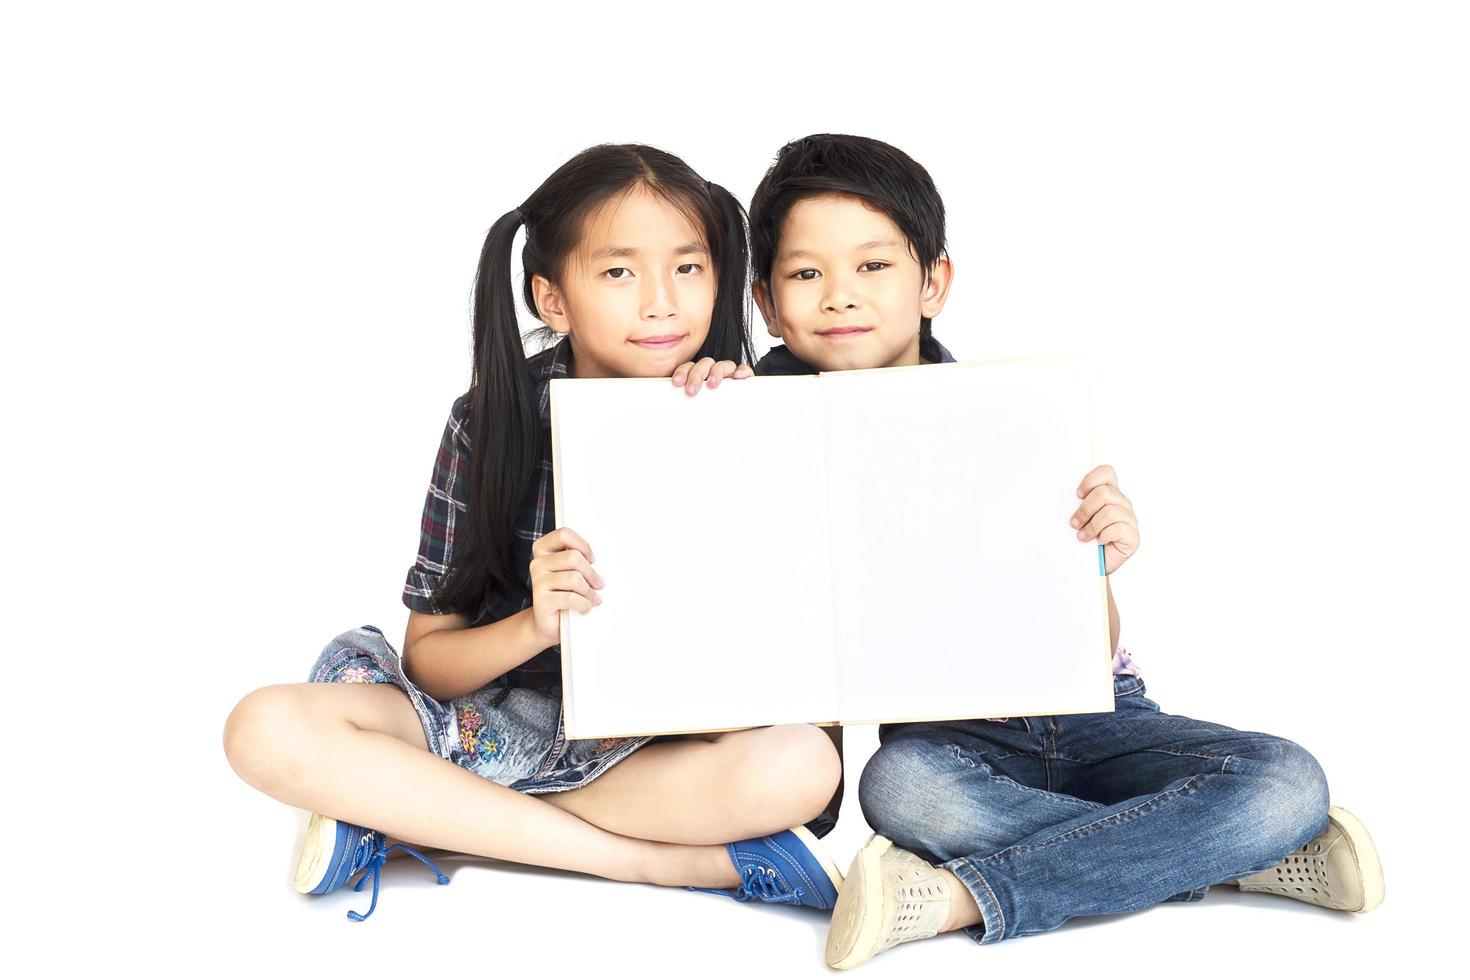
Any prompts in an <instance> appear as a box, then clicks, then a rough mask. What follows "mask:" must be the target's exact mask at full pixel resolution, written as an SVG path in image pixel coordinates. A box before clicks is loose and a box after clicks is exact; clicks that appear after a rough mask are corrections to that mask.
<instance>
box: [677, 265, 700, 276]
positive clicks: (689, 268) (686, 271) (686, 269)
mask: <svg viewBox="0 0 1470 980" xmlns="http://www.w3.org/2000/svg"><path fill="white" fill-rule="evenodd" d="M703 269H704V266H702V265H700V264H699V263H698V262H685V263H684V264H683V265H681V266H679V272H680V274H682V275H686V276H692V275H694V273H696V272H700V271H702V270H703Z"/></svg>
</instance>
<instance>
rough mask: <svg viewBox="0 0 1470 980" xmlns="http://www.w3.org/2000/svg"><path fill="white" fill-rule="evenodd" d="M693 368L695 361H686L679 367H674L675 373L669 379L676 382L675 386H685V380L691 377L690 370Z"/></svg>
mask: <svg viewBox="0 0 1470 980" xmlns="http://www.w3.org/2000/svg"><path fill="white" fill-rule="evenodd" d="M693 368H694V362H693V361H685V362H684V363H683V364H680V365H679V366H678V367H676V368H674V373H673V375H672V376H671V377H670V378H669V380H670V381H672V382H673V383H674V387H675V388H682V387H684V380H685V379H686V378H688V377H689V372H690V371H691V370H692V369H693Z"/></svg>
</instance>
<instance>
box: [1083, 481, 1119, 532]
mask: <svg viewBox="0 0 1470 980" xmlns="http://www.w3.org/2000/svg"><path fill="white" fill-rule="evenodd" d="M1107 504H1122V505H1123V506H1125V507H1127V508H1128V509H1129V510H1132V509H1133V504H1132V502H1131V501H1129V499H1128V498H1127V497H1125V496H1124V495H1123V491H1122V490H1119V489H1118V488H1117V487H1115V486H1113V485H1112V484H1111V483H1105V484H1103V485H1101V486H1098V487H1094V488H1093V490H1092V492H1091V493H1089V494H1088V495H1087V499H1086V500H1084V501H1082V504H1081V506H1079V507H1078V508H1077V509H1076V510H1074V511H1073V512H1072V526H1073V527H1081V526H1082V525H1083V524H1086V523H1087V522H1088V521H1090V520H1091V519H1092V516H1093V515H1094V514H1096V513H1097V512H1098V511H1099V510H1100V509H1102V508H1103V507H1104V506H1106V505H1107Z"/></svg>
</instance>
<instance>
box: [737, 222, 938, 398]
mask: <svg viewBox="0 0 1470 980" xmlns="http://www.w3.org/2000/svg"><path fill="white" fill-rule="evenodd" d="M949 281H950V265H949V260H948V259H947V258H941V259H940V260H939V261H938V262H937V263H936V264H935V268H934V269H932V270H930V274H929V276H927V277H926V276H925V275H924V273H923V270H922V269H920V268H919V262H918V259H916V258H915V257H914V255H913V253H912V252H911V251H910V249H909V243H908V239H907V238H906V237H905V236H904V233H903V232H902V231H901V230H899V227H898V226H897V225H896V224H894V223H893V220H892V219H891V218H889V217H888V215H886V214H884V213H883V212H882V211H879V210H877V209H875V208H872V207H871V206H869V205H868V204H867V203H866V202H864V201H862V200H861V199H859V198H856V197H850V196H848V195H845V194H823V195H820V196H817V197H808V198H803V199H802V200H800V201H797V202H796V203H795V204H794V205H792V206H791V209H790V210H789V211H787V212H786V217H785V220H783V221H782V222H781V227H780V229H779V230H778V234H777V236H776V255H775V259H774V261H773V262H772V263H771V279H770V281H769V282H760V281H757V282H756V283H755V286H754V290H753V292H754V294H755V300H756V305H758V306H759V307H760V311H761V316H762V317H764V318H765V321H766V328H767V329H768V330H769V331H770V334H771V336H773V337H780V338H781V340H782V342H783V343H785V344H786V346H787V347H788V348H790V350H791V352H792V353H793V354H795V355H796V356H797V357H799V358H801V359H802V360H803V361H806V362H807V363H808V364H810V365H812V366H813V367H815V368H816V369H817V370H819V371H848V370H852V369H854V368H879V367H898V366H900V365H908V364H918V363H919V320H920V318H921V317H926V316H928V317H933V316H936V315H937V314H938V313H939V311H940V309H942V308H943V306H944V298H945V295H946V294H947V293H948V291H949Z"/></svg>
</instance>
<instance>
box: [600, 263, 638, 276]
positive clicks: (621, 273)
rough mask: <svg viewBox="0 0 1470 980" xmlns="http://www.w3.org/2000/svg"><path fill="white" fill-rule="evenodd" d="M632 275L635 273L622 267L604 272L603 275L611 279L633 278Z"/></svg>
mask: <svg viewBox="0 0 1470 980" xmlns="http://www.w3.org/2000/svg"><path fill="white" fill-rule="evenodd" d="M632 274H633V273H632V271H631V270H629V269H625V268H624V267H622V266H618V267H616V268H613V269H608V270H606V271H604V272H603V275H604V276H607V277H608V278H609V279H626V278H628V277H629V276H631V275H632Z"/></svg>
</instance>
